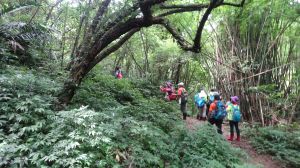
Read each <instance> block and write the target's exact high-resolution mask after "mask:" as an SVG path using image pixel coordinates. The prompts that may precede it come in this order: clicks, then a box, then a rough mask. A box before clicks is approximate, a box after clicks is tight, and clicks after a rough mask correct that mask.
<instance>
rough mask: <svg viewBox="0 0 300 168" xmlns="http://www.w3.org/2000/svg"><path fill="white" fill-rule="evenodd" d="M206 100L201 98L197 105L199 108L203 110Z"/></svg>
mask: <svg viewBox="0 0 300 168" xmlns="http://www.w3.org/2000/svg"><path fill="white" fill-rule="evenodd" d="M205 103H206V102H205V100H204V99H203V98H200V99H198V100H197V102H196V104H197V106H198V107H200V108H203V107H204V106H205Z"/></svg>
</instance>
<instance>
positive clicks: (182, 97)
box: [177, 82, 188, 120]
mask: <svg viewBox="0 0 300 168" xmlns="http://www.w3.org/2000/svg"><path fill="white" fill-rule="evenodd" d="M178 87H179V88H178V91H177V93H178V94H177V95H178V98H179V100H178V102H179V105H180V110H181V112H182V115H183V119H184V120H186V116H187V112H186V104H187V98H188V94H187V91H186V90H185V88H184V83H183V82H180V83H178Z"/></svg>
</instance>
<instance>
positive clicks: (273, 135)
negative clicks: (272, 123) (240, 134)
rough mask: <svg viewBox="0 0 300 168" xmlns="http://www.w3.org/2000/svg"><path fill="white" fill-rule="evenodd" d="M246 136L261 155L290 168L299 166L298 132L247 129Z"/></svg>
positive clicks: (271, 128) (282, 128) (299, 139)
mask: <svg viewBox="0 0 300 168" xmlns="http://www.w3.org/2000/svg"><path fill="white" fill-rule="evenodd" d="M246 135H247V136H248V137H249V138H251V140H252V141H251V142H252V145H253V146H254V147H255V148H256V149H257V150H258V151H259V152H262V153H268V154H271V155H273V156H276V158H278V159H280V160H281V161H282V162H284V163H285V164H287V165H288V166H290V167H299V166H300V131H299V129H298V130H297V129H296V130H295V128H293V129H290V128H286V127H281V128H280V127H279V128H275V127H265V128H255V129H249V130H248V131H247V132H246Z"/></svg>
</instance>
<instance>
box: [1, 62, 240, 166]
mask: <svg viewBox="0 0 300 168" xmlns="http://www.w3.org/2000/svg"><path fill="white" fill-rule="evenodd" d="M58 85H59V82H55V81H53V80H51V79H49V78H47V77H44V75H43V74H41V73H37V72H35V71H28V70H22V69H20V68H19V69H17V70H15V69H12V70H5V71H4V73H3V74H1V77H0V87H1V95H0V101H1V108H0V128H1V129H0V158H1V159H0V167H20V166H21V167H129V166H132V167H199V166H200V167H236V165H237V164H239V163H240V159H239V158H240V157H241V156H242V154H241V153H240V151H237V150H235V149H233V148H232V147H231V146H230V145H229V144H228V143H227V142H226V141H225V140H224V139H223V138H222V137H221V136H220V135H218V134H217V133H216V130H215V129H214V127H212V126H203V127H202V128H199V129H198V130H197V131H196V132H189V131H187V129H186V127H185V125H184V124H183V122H182V120H181V118H180V116H181V115H180V112H179V110H178V109H177V108H178V107H177V105H176V104H173V103H166V102H165V101H164V100H162V99H157V98H155V96H151V95H145V94H143V93H141V91H140V88H143V90H147V88H145V87H143V85H140V83H139V84H138V86H136V83H135V82H131V81H129V80H115V79H114V78H112V77H110V76H93V77H90V78H88V79H87V80H86V81H85V82H84V83H83V85H82V87H81V89H80V90H79V91H78V93H77V95H76V97H75V99H74V101H73V104H72V106H73V107H69V109H66V110H65V111H59V112H55V111H52V110H51V108H50V106H51V102H53V100H54V99H55V98H54V96H53V95H55V93H56V92H57V89H58V88H59V86H58ZM149 91H151V90H149ZM149 91H147V92H149ZM127 94H128V95H127ZM120 95H122V96H120ZM126 96H127V97H126ZM129 97H130V98H129ZM82 105H89V106H90V107H87V106H82ZM74 107H76V108H74Z"/></svg>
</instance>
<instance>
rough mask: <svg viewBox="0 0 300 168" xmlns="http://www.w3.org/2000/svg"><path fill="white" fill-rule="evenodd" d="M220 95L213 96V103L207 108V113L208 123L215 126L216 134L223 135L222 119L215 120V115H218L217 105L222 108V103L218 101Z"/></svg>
mask: <svg viewBox="0 0 300 168" xmlns="http://www.w3.org/2000/svg"><path fill="white" fill-rule="evenodd" d="M220 99H221V98H220V95H214V101H213V102H212V103H211V104H210V106H209V113H208V116H209V120H208V121H209V123H210V124H212V125H214V124H215V125H216V126H217V128H218V133H219V134H223V132H222V124H223V119H224V118H223V117H225V116H223V117H221V118H216V113H218V110H219V109H218V108H220V107H218V104H220V106H224V105H223V103H222V102H221V100H220ZM224 110H225V106H224Z"/></svg>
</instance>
